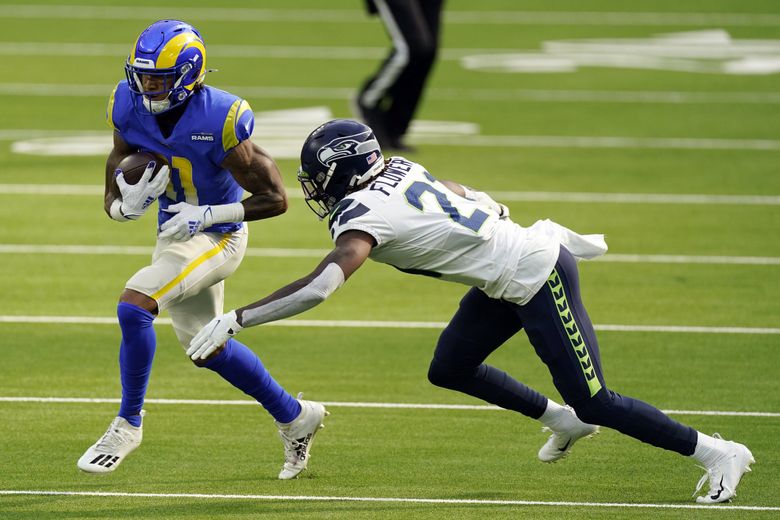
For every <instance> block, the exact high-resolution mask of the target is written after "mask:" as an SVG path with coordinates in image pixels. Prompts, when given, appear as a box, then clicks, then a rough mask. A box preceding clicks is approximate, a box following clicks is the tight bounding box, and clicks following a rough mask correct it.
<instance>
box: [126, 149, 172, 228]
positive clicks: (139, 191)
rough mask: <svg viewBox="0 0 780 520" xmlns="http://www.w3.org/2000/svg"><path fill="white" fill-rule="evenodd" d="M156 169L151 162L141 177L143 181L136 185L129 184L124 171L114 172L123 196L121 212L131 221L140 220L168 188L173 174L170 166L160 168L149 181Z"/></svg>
mask: <svg viewBox="0 0 780 520" xmlns="http://www.w3.org/2000/svg"><path fill="white" fill-rule="evenodd" d="M154 167H155V162H154V161H150V162H149V164H148V165H147V166H146V170H144V174H143V175H141V179H140V180H139V181H138V182H137V183H136V184H127V181H125V176H124V174H123V173H122V170H120V169H117V170H115V171H114V175H115V176H116V185H117V187H118V188H119V193H121V194H122V205H121V206H119V211H121V212H122V215H124V216H125V217H126V218H128V219H130V220H136V219H138V218H139V217H140V216H141V215H143V214H144V212H145V211H146V208H148V207H149V206H150V205H151V203H152V202H154V201H155V200H157V197H159V196H160V195H162V193H163V192H164V191H165V187H166V186H168V180H169V178H170V173H171V172H170V169H169V168H168V165H165V166H163V167H162V168H160V171H159V172H157V175H155V176H154V179H151V180H149V179H150V178H151V176H152V173H154Z"/></svg>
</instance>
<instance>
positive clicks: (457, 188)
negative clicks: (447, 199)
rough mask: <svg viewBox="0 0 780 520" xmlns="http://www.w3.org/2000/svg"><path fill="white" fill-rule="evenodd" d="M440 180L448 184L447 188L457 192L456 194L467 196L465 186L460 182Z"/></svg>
mask: <svg viewBox="0 0 780 520" xmlns="http://www.w3.org/2000/svg"><path fill="white" fill-rule="evenodd" d="M439 182H441V183H442V184H444V185H445V186H447V188H448V189H449V190H450V191H451V192H453V193H454V194H456V195H460V196H461V197H463V196H465V195H466V190H464V189H463V186H462V185H461V184H458V183H457V182H454V181H445V180H441V179H439Z"/></svg>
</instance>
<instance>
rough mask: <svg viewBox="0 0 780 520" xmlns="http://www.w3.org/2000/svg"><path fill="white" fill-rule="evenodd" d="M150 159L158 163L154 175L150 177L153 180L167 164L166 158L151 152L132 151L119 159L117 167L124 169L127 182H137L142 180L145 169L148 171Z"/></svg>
mask: <svg viewBox="0 0 780 520" xmlns="http://www.w3.org/2000/svg"><path fill="white" fill-rule="evenodd" d="M149 161H155V162H156V163H157V164H156V165H155V167H154V172H152V177H151V178H150V179H149V180H151V179H153V178H154V176H155V175H157V172H159V171H160V169H161V168H162V167H163V166H164V165H165V164H167V163H166V161H165V159H163V158H162V157H160V156H159V155H156V154H153V153H151V152H135V153H131V154H130V155H128V156H127V157H125V158H124V159H122V160H121V161H119V164H118V165H117V168H118V169H120V170H122V173H123V174H124V177H125V182H127V184H137V183H138V181H139V180H141V176H142V175H143V174H144V171H146V165H147V164H149Z"/></svg>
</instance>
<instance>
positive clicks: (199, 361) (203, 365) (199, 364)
mask: <svg viewBox="0 0 780 520" xmlns="http://www.w3.org/2000/svg"><path fill="white" fill-rule="evenodd" d="M226 345H227V343H225V344H224V345H222V346H221V347H219V348H217V349H216V350H215V351H214V352H212V353H211V354H209V355H208V356H206V359H200V358H198V359H192V358H190V361H192V362H193V364H194V365H195V366H196V367H199V368H208V367H207V365H208V364H209V363H210V362H211V360H212V359H214V358H216V357H217V356H219V355H220V354H222V351H223V350H225V346H226Z"/></svg>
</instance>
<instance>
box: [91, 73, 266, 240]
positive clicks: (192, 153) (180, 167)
mask: <svg viewBox="0 0 780 520" xmlns="http://www.w3.org/2000/svg"><path fill="white" fill-rule="evenodd" d="M142 103H143V101H142V99H141V97H140V96H135V95H133V94H132V93H131V92H130V89H129V88H128V86H127V82H126V81H120V82H119V84H118V85H117V86H116V88H115V89H114V92H112V94H111V98H110V99H109V102H108V109H107V111H106V119H107V120H108V123H109V125H111V126H112V127H113V128H114V130H115V131H117V132H119V135H120V136H121V137H122V139H123V140H124V141H125V142H126V143H127V144H129V145H130V146H132V147H134V148H137V149H139V150H145V151H150V152H154V153H156V154H159V155H162V156H163V157H165V159H166V160H167V161H168V164H169V165H170V167H171V180H170V182H169V183H168V187H167V189H166V190H165V193H164V194H162V195H160V198H159V199H158V201H159V207H160V210H159V212H158V215H157V225H158V227H159V226H160V225H162V223H163V222H165V221H166V220H168V219H170V218H171V217H172V216H173V214H171V213H167V212H165V211H163V209H165V208H167V207H168V206H170V205H171V204H176V203H177V202H187V203H189V204H194V205H206V204H229V203H233V202H239V201H240V200H241V198H242V196H243V194H244V190H243V189H242V188H241V186H239V185H238V183H237V182H236V181H235V179H234V178H233V176H232V175H231V173H230V172H229V171H228V170H226V169H225V168H223V167H222V166H220V164H222V161H224V159H225V157H226V156H227V154H228V153H229V152H230V150H232V149H233V148H234V147H235V146H236V145H238V144H239V143H240V142H242V141H244V140H246V139H249V136H250V135H252V129H253V128H254V115H253V114H252V110H251V108H250V107H249V103H247V102H246V101H245V100H243V99H241V98H239V97H236V96H234V95H232V94H229V93H227V92H224V91H222V90H219V89H216V88H211V87H204V88H203V89H202V90H200V91H197V92H195V93H193V94H192V96H191V97H190V99H189V101H187V105H186V107H185V109H184V112H183V114H182V115H181V118H180V119H179V121H178V122H177V123H176V126H175V127H174V128H173V132H171V134H170V136H168V137H167V138H166V137H164V136H163V134H162V133H161V132H160V127H159V126H158V124H157V121H156V120H155V116H153V115H151V114H150V113H149V112H148V111H147V110H146V108H144V107H143V105H142ZM134 104H135V106H134ZM241 225H242V224H241V223H240V222H231V223H228V224H216V225H214V226H211V227H210V228H207V229H205V230H204V231H210V232H219V233H226V232H231V231H235V230H237V229H239V228H240V227H241Z"/></svg>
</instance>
